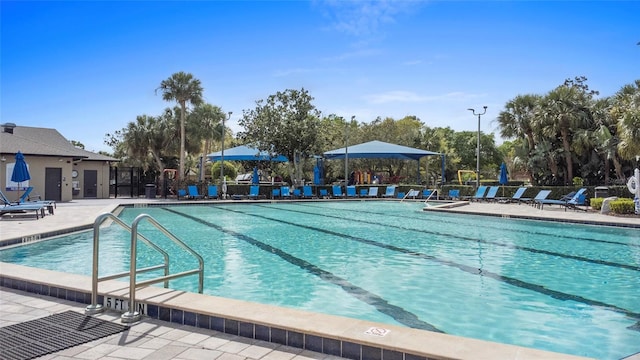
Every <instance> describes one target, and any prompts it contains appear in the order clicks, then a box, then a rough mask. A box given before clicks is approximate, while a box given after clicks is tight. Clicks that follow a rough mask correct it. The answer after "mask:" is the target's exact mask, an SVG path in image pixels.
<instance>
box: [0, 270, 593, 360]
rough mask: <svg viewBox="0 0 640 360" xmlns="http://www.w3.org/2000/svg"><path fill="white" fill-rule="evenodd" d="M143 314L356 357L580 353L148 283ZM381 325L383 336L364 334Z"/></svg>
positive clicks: (41, 281) (69, 279)
mask: <svg viewBox="0 0 640 360" xmlns="http://www.w3.org/2000/svg"><path fill="white" fill-rule="evenodd" d="M0 268H1V270H2V271H1V272H0V286H1V287H5V288H11V289H16V290H22V291H26V292H31V293H34V294H38V295H45V296H51V297H56V298H60V299H66V300H70V301H74V302H78V303H82V304H89V303H90V301H91V295H90V289H91V278H90V277H88V276H82V275H75V274H67V273H60V272H56V271H51V270H43V269H35V268H30V267H25V266H22V265H15V264H9V263H0ZM99 292H100V295H101V296H100V300H99V301H102V296H104V295H109V296H113V297H119V298H124V297H128V296H127V294H128V283H124V282H119V281H105V282H102V283H100V285H99ZM137 301H140V302H142V303H146V304H147V306H148V312H149V313H148V317H150V318H154V319H158V320H163V321H168V322H172V323H177V324H182V325H189V326H194V327H196V328H206V329H211V330H216V331H220V332H222V333H227V334H233V335H238V336H242V337H247V338H251V339H257V340H264V341H269V342H273V343H277V344H282V345H288V346H292V347H296V348H300V349H306V350H311V351H314V352H318V353H323V354H328V355H335V356H341V357H345V358H349V359H354V360H428V359H520V360H526V359H531V360H534V359H549V360H551V359H585V358H582V357H578V356H572V355H565V354H558V353H552V352H547V351H543V350H537V349H530V348H524V347H519V346H514V345H505V344H499V343H492V342H487V341H482V340H476V339H471V338H463V337H458V336H453V335H446V334H439V333H433V332H429V331H424V330H418V329H410V328H404V327H398V326H393V325H387V324H380V323H375V322H370V321H363V320H357V319H351V318H345V317H339V316H332V315H325V314H319V313H312V312H307V311H302V310H296V309H289V308H282V307H277V306H272V305H264V304H257V303H252V302H247V301H241V300H234V299H228V298H221V297H216V296H209V295H201V294H195V293H188V292H184V291H177V290H171V289H163V288H157V287H146V288H142V289H139V290H138V291H137ZM371 329H385V330H388V333H387V334H386V335H385V336H375V335H371V334H367V333H366V332H367V331H368V330H371Z"/></svg>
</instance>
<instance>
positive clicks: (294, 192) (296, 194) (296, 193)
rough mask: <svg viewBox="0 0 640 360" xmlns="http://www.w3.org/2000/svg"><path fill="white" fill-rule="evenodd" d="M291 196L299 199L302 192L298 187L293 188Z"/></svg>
mask: <svg viewBox="0 0 640 360" xmlns="http://www.w3.org/2000/svg"><path fill="white" fill-rule="evenodd" d="M293 197H294V198H296V199H299V198H300V197H302V193H301V192H300V189H293Z"/></svg>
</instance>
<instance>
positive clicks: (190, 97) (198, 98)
mask: <svg viewBox="0 0 640 360" xmlns="http://www.w3.org/2000/svg"><path fill="white" fill-rule="evenodd" d="M157 90H160V91H161V92H162V99H163V100H165V101H176V102H177V103H178V104H179V105H180V109H181V111H180V162H179V171H178V176H179V178H178V180H182V177H183V176H184V173H185V172H184V164H185V138H186V131H185V117H186V114H187V103H190V104H191V105H199V104H200V103H202V91H203V89H202V86H201V84H200V80H198V79H196V78H194V77H193V75H192V74H189V73H185V72H183V71H180V72H177V73H175V74H173V75H171V77H169V78H168V79H166V80H163V81H162V82H161V83H160V87H159V88H158V89H157ZM157 90H156V91H157Z"/></svg>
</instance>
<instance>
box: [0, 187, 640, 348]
mask: <svg viewBox="0 0 640 360" xmlns="http://www.w3.org/2000/svg"><path fill="white" fill-rule="evenodd" d="M172 202H175V200H173V201H172V200H164V199H155V200H149V199H129V198H121V199H104V200H102V199H101V200H74V201H72V202H68V203H60V204H58V206H57V208H56V209H55V215H53V216H49V215H47V216H45V217H44V218H42V219H39V220H36V219H35V218H33V217H30V218H22V217H15V218H13V219H12V218H8V217H7V216H5V217H3V219H2V220H0V241H4V240H9V239H16V238H23V239H25V240H26V241H30V240H37V237H38V235H39V234H43V233H52V232H56V231H65V230H67V229H72V228H79V227H90V226H91V225H92V224H93V221H94V220H95V218H96V217H97V216H98V215H100V214H101V213H104V212H111V211H113V210H114V209H115V208H116V207H117V206H118V205H120V204H133V205H134V206H136V204H140V205H139V206H144V205H142V204H147V203H167V204H169V203H172ZM235 202H237V201H235ZM180 203H181V204H184V203H185V202H184V201H181V202H180ZM198 203H202V201H198ZM216 203H219V201H216ZM438 211H448V212H462V213H468V214H471V213H475V214H485V215H495V216H501V217H520V216H522V217H527V218H547V219H551V220H559V219H560V220H564V221H575V222H582V223H585V222H587V223H589V222H590V223H594V224H605V223H606V224H618V225H626V226H633V227H640V217H614V216H607V215H601V214H597V213H583V212H575V211H571V210H569V211H566V212H565V211H564V210H562V209H558V208H557V207H547V208H545V209H544V210H539V209H535V208H532V207H530V206H527V205H516V204H495V203H471V204H467V205H465V206H460V207H455V208H449V209H439V210H438ZM0 266H1V268H0V277H2V278H3V281H5V284H7V283H8V282H7V281H9V280H7V279H11V282H14V283H15V281H14V280H15V279H17V280H19V281H24V282H27V283H30V284H33V283H44V282H46V283H47V284H49V285H51V286H60V287H62V286H68V287H69V288H70V289H74V290H78V291H81V290H87V289H90V279H88V277H86V276H78V275H72V274H61V273H56V272H49V271H46V270H39V269H33V270H32V269H28V271H25V268H24V267H20V266H17V265H12V264H0ZM69 284H70V285H69ZM102 284H103V283H101V285H100V292H101V293H103V292H104V293H107V292H108V293H109V294H113V295H114V296H125V295H126V288H127V286H126V284H124V285H123V283H122V282H115V281H109V282H106V284H105V285H102ZM18 288H19V287H18ZM138 295H139V296H138V297H140V298H141V300H142V301H148V302H149V303H157V304H168V305H167V306H174V308H179V309H180V311H181V312H182V311H184V312H185V314H186V313H187V312H189V311H194V312H198V311H201V310H202V309H207V311H205V312H206V315H205V316H211V317H212V318H213V317H214V316H225V317H226V318H227V319H234V320H233V321H237V322H240V323H243V324H254V326H255V327H254V329H255V330H254V331H257V329H258V326H264V324H273V326H275V327H277V328H282V329H288V332H291V334H307V336H308V337H310V338H314V337H319V338H323V339H328V338H332V337H333V336H334V335H335V337H336V338H340V339H342V341H345V343H344V344H355V343H358V344H362V348H361V350H360V352H359V354H360V357H359V358H361V359H363V360H364V359H367V360H368V359H375V360H388V359H393V360H395V359H400V360H411V359H416V360H418V359H427V358H431V359H444V358H448V359H452V358H457V359H577V358H578V357H575V356H570V355H563V354H555V353H549V352H544V351H540V350H535V349H527V348H522V347H517V346H510V345H503V344H496V343H490V342H484V341H480V340H473V339H467V338H461V337H455V336H449V335H443V334H435V333H429V332H425V331H421V330H414V329H407V328H398V327H394V326H387V325H384V327H385V328H388V329H390V330H391V331H390V333H389V336H385V337H375V336H373V337H372V336H370V335H366V334H365V331H366V330H367V329H369V328H371V327H372V326H373V327H375V326H376V324H375V323H370V322H363V321H359V320H354V319H345V318H339V317H333V316H325V315H321V314H312V313H305V312H301V311H296V310H292V309H283V308H275V307H272V306H265V305H261V304H251V303H246V302H238V301H234V300H229V299H223V298H217V297H210V296H206V295H199V294H189V293H182V292H179V291H171V290H166V289H161V288H144V289H141V291H139V293H138ZM84 307H85V304H82V303H81V302H75V301H68V300H63V299H59V298H56V297H52V296H45V295H37V294H34V293H32V292H24V291H20V289H18V290H16V289H15V288H14V289H10V288H7V287H0V326H7V325H11V324H15V323H20V322H23V321H27V320H31V319H34V318H39V317H42V316H46V315H49V314H52V313H58V312H62V311H65V310H69V309H72V310H75V311H78V312H82V311H83V310H84ZM200 313H202V311H201V312H200ZM200 313H199V314H200ZM99 316H100V317H103V318H105V319H110V320H113V321H118V318H119V313H116V312H114V311H108V312H106V313H104V314H102V315H99ZM378 325H380V324H378ZM377 346H380V347H381V348H383V349H392V351H387V350H384V351H383V352H379V351H378V352H376V351H374V352H373V354H374V355H372V356H367V355H365V350H367V354H370V353H371V352H370V350H371V349H377ZM303 347H304V346H303ZM308 348H309V347H305V349H308ZM311 348H313V347H311ZM305 349H303V348H301V347H300V346H287V345H284V344H278V343H274V342H267V341H263V340H256V339H249V338H247V337H242V336H238V335H232V334H229V333H227V332H224V331H216V330H211V329H201V328H198V327H194V326H188V325H179V324H175V323H171V322H167V321H161V320H158V319H151V318H144V320H143V321H141V322H139V323H136V324H134V325H133V326H132V327H131V329H130V330H128V331H126V332H125V333H121V334H116V335H112V336H109V337H106V338H103V339H101V340H97V341H94V342H91V343H87V344H83V345H79V346H76V347H73V348H70V349H67V350H63V351H60V352H58V353H55V354H53V355H47V356H45V357H44V358H52V359H53V358H55V359H67V358H77V359H122V358H126V359H144V358H149V359H164V358H178V359H213V358H217V359H223V360H224V359H229V360H236V359H237V360H240V359H283V360H286V359H295V360H302V359H331V358H338V357H337V356H334V355H327V354H325V353H321V352H314V351H309V350H305ZM410 354H412V355H410ZM340 355H343V356H345V355H347V356H345V357H349V358H355V357H354V356H353V355H352V353H351V354H350V353H348V352H342V353H340ZM398 356H400V357H398ZM627 359H633V360H640V354H636V355H632V356H630V357H628V358H627Z"/></svg>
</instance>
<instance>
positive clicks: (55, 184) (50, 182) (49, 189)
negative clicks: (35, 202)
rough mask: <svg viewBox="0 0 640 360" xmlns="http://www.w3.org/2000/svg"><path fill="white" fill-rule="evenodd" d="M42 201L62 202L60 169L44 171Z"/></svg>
mask: <svg viewBox="0 0 640 360" xmlns="http://www.w3.org/2000/svg"><path fill="white" fill-rule="evenodd" d="M44 199H45V200H54V201H62V168H45V169H44Z"/></svg>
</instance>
